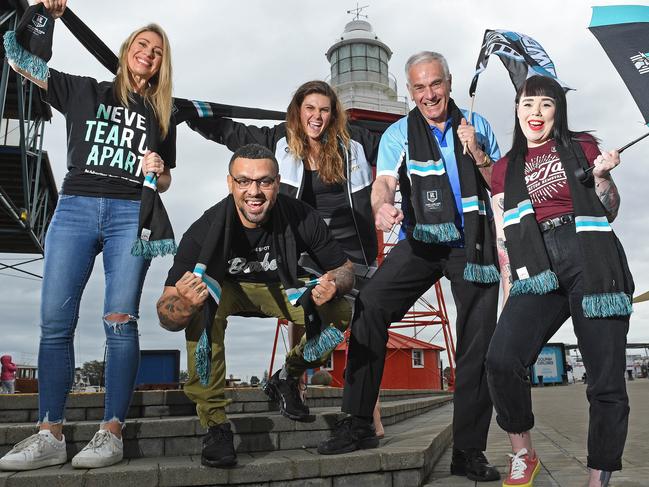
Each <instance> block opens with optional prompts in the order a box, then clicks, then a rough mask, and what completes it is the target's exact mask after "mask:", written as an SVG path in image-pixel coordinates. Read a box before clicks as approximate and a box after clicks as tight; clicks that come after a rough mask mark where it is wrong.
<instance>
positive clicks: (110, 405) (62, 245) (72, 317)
mask: <svg viewBox="0 0 649 487" xmlns="http://www.w3.org/2000/svg"><path fill="white" fill-rule="evenodd" d="M42 3H43V4H44V6H45V7H46V8H47V9H48V11H49V12H50V13H51V14H52V16H53V17H55V18H57V17H60V15H61V14H62V13H63V11H64V10H65V6H66V2H65V0H58V1H55V0H43V1H42ZM17 71H19V72H21V71H20V70H18V69H17ZM21 74H25V73H22V72H21ZM30 79H31V80H32V81H33V82H35V83H37V84H38V85H39V86H40V87H41V88H43V89H44V90H46V93H47V94H46V101H47V102H48V103H49V104H50V105H52V107H54V108H56V109H57V110H58V111H60V112H61V113H63V114H64V115H65V117H66V122H67V131H68V137H67V138H68V160H67V164H68V173H67V174H66V176H65V179H64V181H63V186H62V188H61V192H60V195H59V201H58V204H57V207H56V211H55V213H54V216H53V217H52V222H51V224H50V227H49V229H48V232H47V236H46V240H45V264H44V273H43V287H42V298H41V339H40V349H39V357H38V369H39V432H38V433H36V434H34V435H33V436H30V437H29V438H27V439H26V440H24V441H22V442H20V443H18V444H17V445H16V446H15V447H14V448H13V449H12V450H11V451H10V452H9V453H7V454H6V455H5V456H4V457H3V458H2V459H0V469H2V470H31V469H35V468H41V467H45V466H50V465H58V464H62V463H65V462H66V461H67V454H66V446H65V437H64V436H63V434H62V430H63V422H64V419H65V403H66V399H67V395H68V392H69V391H70V387H71V385H72V378H73V376H74V367H75V360H74V347H73V340H74V332H75V328H76V324H77V320H78V312H79V304H80V301H81V295H82V293H83V289H84V287H85V285H86V282H87V281H88V278H89V277H90V273H91V271H92V267H93V264H94V261H95V258H96V257H97V255H98V254H99V253H102V254H103V264H104V272H105V285H106V290H105V298H104V310H103V320H102V321H103V326H104V331H105V333H106V343H107V355H106V373H105V377H106V399H105V412H104V418H103V421H102V423H101V427H100V430H99V431H98V432H97V433H96V434H95V436H94V437H93V439H92V440H91V441H90V443H88V445H87V446H86V447H85V448H84V449H83V450H82V451H81V452H79V453H78V454H77V455H76V456H75V457H74V458H73V460H72V466H73V467H77V468H94V467H103V466H107V465H112V464H114V463H117V462H119V461H120V460H122V458H123V444H122V434H121V432H122V427H123V424H124V421H125V419H126V413H127V411H128V408H129V403H130V400H131V396H132V392H133V386H134V382H135V377H136V374H137V369H138V361H139V356H140V351H139V341H138V324H137V320H138V312H139V302H140V296H141V293H142V286H143V283H144V278H145V275H146V272H147V270H148V268H149V263H150V261H148V260H146V259H144V258H143V257H135V256H133V255H131V252H130V249H131V245H132V243H133V242H134V241H135V240H136V236H137V231H138V217H139V209H140V195H141V190H142V183H143V180H144V175H146V174H147V173H149V172H154V173H156V174H157V175H158V191H165V190H166V189H168V188H169V185H170V183H171V174H170V169H171V168H173V167H175V138H176V133H175V124H173V123H171V122H170V117H171V107H172V99H171V52H170V48H169V41H168V39H167V36H166V34H165V33H164V31H163V30H162V29H161V28H160V27H159V26H157V25H154V24H151V25H147V26H145V27H142V28H140V29H137V30H136V31H135V32H133V33H132V34H131V35H130V36H129V37H128V38H127V39H126V41H124V43H123V44H122V47H121V49H120V54H119V70H118V73H117V76H116V77H115V79H114V80H113V81H110V82H98V81H97V80H95V79H92V78H88V77H83V76H74V75H70V74H65V73H61V72H58V71H55V70H53V69H50V75H49V78H48V79H47V80H45V81H44V82H42V81H38V80H35V79H33V78H30ZM147 107H148V108H147ZM151 109H152V110H153V112H154V113H155V115H156V118H157V119H158V123H159V126H160V139H161V140H162V143H161V146H160V148H159V150H158V152H151V151H149V150H147V140H146V126H147V120H146V118H147V113H149V111H150V110H151Z"/></svg>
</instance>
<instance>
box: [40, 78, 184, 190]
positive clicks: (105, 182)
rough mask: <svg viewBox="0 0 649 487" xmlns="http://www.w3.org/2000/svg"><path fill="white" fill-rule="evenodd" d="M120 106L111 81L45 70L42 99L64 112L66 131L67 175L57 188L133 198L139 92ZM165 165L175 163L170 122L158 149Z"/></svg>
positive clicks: (139, 141) (137, 179)
mask: <svg viewBox="0 0 649 487" xmlns="http://www.w3.org/2000/svg"><path fill="white" fill-rule="evenodd" d="M132 99H133V101H132V102H131V104H130V106H129V107H128V108H124V107H122V106H121V105H120V103H119V102H118V101H117V99H116V98H115V94H114V90H113V83H112V82H108V81H103V82H98V81H97V80H95V79H93V78H89V77H85V76H74V75H70V74H66V73H61V72H59V71H56V70H54V69H50V76H49V78H48V80H47V95H46V101H47V102H48V103H49V104H50V105H52V107H54V108H56V109H57V110H58V111H60V112H61V113H62V114H63V115H65V120H66V126H67V132H68V173H67V174H66V176H65V180H64V181H63V187H62V188H61V192H62V193H65V194H73V195H80V196H96V197H100V196H101V197H107V198H119V199H130V200H139V199H140V195H141V192H142V191H141V190H142V182H143V181H144V176H145V175H144V174H142V170H141V160H142V156H144V154H145V152H146V150H147V144H146V109H145V106H144V102H143V99H142V97H141V96H140V95H137V94H133V95H132ZM158 153H159V154H160V157H162V160H163V161H164V163H165V166H166V167H169V168H173V167H176V126H175V124H174V123H171V124H170V126H169V132H168V134H167V137H166V138H165V139H164V141H162V142H161V145H160V149H159V150H158Z"/></svg>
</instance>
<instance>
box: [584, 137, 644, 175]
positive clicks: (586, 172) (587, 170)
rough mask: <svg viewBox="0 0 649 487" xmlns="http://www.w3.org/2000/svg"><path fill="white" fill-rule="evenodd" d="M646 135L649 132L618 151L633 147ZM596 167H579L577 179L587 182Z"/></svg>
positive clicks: (620, 152)
mask: <svg viewBox="0 0 649 487" xmlns="http://www.w3.org/2000/svg"><path fill="white" fill-rule="evenodd" d="M645 137H649V132H647V133H646V134H644V135H641V136H640V137H638V138H637V139H634V140H632V141H631V142H629V143H628V144H626V145H623V146H622V147H620V148H619V149H618V150H617V152H618V153H619V154H622V152H624V151H625V150H627V149H628V148H629V147H631V146H632V145H635V144H637V143H638V142H640V141H641V140H642V139H644V138H645ZM594 168H595V166H590V167H588V168H587V169H583V168H581V167H580V168H579V169H577V170H576V171H575V176H576V177H577V179H578V180H579V181H581V182H582V183H585V182H586V181H588V179H589V178H590V173H591V172H592V171H593V169H594Z"/></svg>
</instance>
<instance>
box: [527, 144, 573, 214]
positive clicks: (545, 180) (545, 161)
mask: <svg viewBox="0 0 649 487" xmlns="http://www.w3.org/2000/svg"><path fill="white" fill-rule="evenodd" d="M525 184H526V185H527V191H528V192H529V194H530V199H531V200H532V203H540V202H542V201H547V200H551V199H553V198H554V197H555V196H556V195H557V194H558V193H562V192H564V191H566V190H567V188H568V180H567V179H566V172H565V170H564V168H563V164H562V163H561V160H560V159H559V155H558V153H557V152H556V148H555V147H552V149H551V150H550V151H546V152H544V153H543V154H540V155H537V156H532V157H531V158H530V160H529V161H525Z"/></svg>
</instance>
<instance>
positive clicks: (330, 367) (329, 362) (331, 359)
mask: <svg viewBox="0 0 649 487" xmlns="http://www.w3.org/2000/svg"><path fill="white" fill-rule="evenodd" d="M322 368H323V369H325V370H333V369H334V354H333V353H332V354H331V355H329V358H328V359H327V361H326V362H325V363H324V364H323V365H322Z"/></svg>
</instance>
